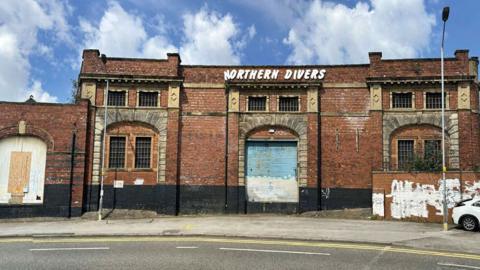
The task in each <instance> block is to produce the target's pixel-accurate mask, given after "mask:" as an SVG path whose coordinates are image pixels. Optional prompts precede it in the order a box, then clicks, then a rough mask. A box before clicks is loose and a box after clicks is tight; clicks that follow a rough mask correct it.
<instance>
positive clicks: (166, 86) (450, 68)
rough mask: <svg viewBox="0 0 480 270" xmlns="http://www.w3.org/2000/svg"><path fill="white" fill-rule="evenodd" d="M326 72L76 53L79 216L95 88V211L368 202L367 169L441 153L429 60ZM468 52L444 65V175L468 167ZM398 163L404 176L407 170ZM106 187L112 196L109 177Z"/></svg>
mask: <svg viewBox="0 0 480 270" xmlns="http://www.w3.org/2000/svg"><path fill="white" fill-rule="evenodd" d="M369 58H370V61H369V63H368V64H361V65H331V66H202V65H182V64H181V60H180V56H179V55H178V54H168V58H167V59H163V60H153V59H128V58H112V57H106V56H104V55H100V53H99V51H98V50H85V51H84V54H83V63H82V69H81V72H80V76H79V80H80V86H81V97H82V98H88V99H90V101H91V104H92V105H93V106H92V110H93V114H94V115H95V117H92V122H91V125H92V130H93V132H92V134H91V138H90V141H89V145H90V149H89V150H88V153H89V155H90V159H91V160H92V161H93V162H92V163H91V164H89V165H88V168H89V170H88V172H87V177H86V181H87V186H88V192H87V193H88V195H87V197H86V210H93V209H96V207H97V205H98V194H99V191H98V189H99V183H100V182H101V168H102V166H103V165H102V159H101V157H102V142H103V137H102V134H103V127H104V121H105V119H104V118H105V117H104V115H105V111H104V109H105V100H104V96H105V92H104V91H106V89H107V81H108V91H109V92H108V95H107V96H108V97H107V99H108V100H107V103H108V105H109V106H108V109H107V110H108V112H107V137H106V142H107V143H106V147H105V149H106V158H105V168H106V173H105V199H104V200H105V207H107V208H112V207H116V208H139V209H153V210H156V211H158V212H160V213H167V214H175V213H192V212H193V213H199V212H227V213H245V212H247V213H251V212H268V211H274V212H303V211H309V210H317V209H338V208H355V207H371V202H372V172H373V171H389V170H394V171H396V170H411V169H412V168H410V167H409V166H410V165H411V164H412V161H413V159H414V158H415V157H417V156H418V157H422V158H425V159H427V158H432V157H433V156H434V155H436V154H438V151H440V150H439V149H441V148H439V147H441V145H440V143H439V142H440V140H441V128H440V127H441V114H440V111H441V93H440V60H439V59H400V60H385V59H382V54H381V53H370V54H369ZM477 66H478V59H477V58H469V56H468V51H466V50H459V51H456V53H455V57H453V58H447V59H446V60H445V74H446V75H445V78H446V119H447V120H446V137H447V154H448V167H449V169H450V170H453V171H459V170H474V169H476V168H478V166H479V165H480V156H479V155H478V151H479V150H480V149H479V147H480V146H479V142H480V138H479V115H478V109H479V98H478V96H479V91H478V80H477V79H478V78H477ZM407 167H409V168H407ZM115 181H116V184H117V186H118V188H114V182H115Z"/></svg>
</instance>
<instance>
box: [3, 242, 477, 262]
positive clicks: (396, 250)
mask: <svg viewBox="0 0 480 270" xmlns="http://www.w3.org/2000/svg"><path fill="white" fill-rule="evenodd" d="M17 242H33V243H94V242H205V243H223V244H255V245H282V246H296V247H318V248H336V249H353V250H371V251H384V252H392V253H405V254H414V255H426V256H438V257H448V258H459V259H469V260H479V261H480V255H475V254H468V253H458V252H445V251H433V250H423V249H414V248H401V247H394V246H384V245H375V244H350V243H334V242H314V241H293V240H292V241H290V240H261V239H259V240H256V239H240V238H215V237H213V238H212V237H188V236H185V237H177V236H167V237H165V236H163V237H162V236H138V237H137V236H98V237H58V238H57V237H54V238H47V237H46V238H3V239H1V238H0V243H17Z"/></svg>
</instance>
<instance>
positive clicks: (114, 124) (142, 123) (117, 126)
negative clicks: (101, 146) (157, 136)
mask: <svg viewBox="0 0 480 270" xmlns="http://www.w3.org/2000/svg"><path fill="white" fill-rule="evenodd" d="M123 125H134V126H141V127H144V128H148V129H151V130H153V131H154V132H155V133H160V131H159V130H158V128H157V127H155V126H153V125H151V124H149V123H145V122H139V121H118V122H114V123H109V124H108V126H107V132H109V131H110V130H112V129H115V128H119V127H121V126H123Z"/></svg>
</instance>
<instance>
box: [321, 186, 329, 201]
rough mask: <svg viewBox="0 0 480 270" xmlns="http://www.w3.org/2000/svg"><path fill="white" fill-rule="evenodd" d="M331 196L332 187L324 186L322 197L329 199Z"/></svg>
mask: <svg viewBox="0 0 480 270" xmlns="http://www.w3.org/2000/svg"><path fill="white" fill-rule="evenodd" d="M329 197H330V188H322V198H324V199H328V198H329Z"/></svg>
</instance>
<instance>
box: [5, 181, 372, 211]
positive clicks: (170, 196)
mask: <svg viewBox="0 0 480 270" xmlns="http://www.w3.org/2000/svg"><path fill="white" fill-rule="evenodd" d="M69 188H70V187H69V185H46V186H45V194H44V195H45V199H44V203H43V204H41V205H0V218H20V217H36V216H50V217H68V216H69V215H71V216H73V217H75V216H80V215H81V214H82V213H83V212H86V211H97V210H98V202H99V194H100V190H99V186H98V185H93V186H88V187H85V193H84V195H85V197H84V198H85V201H84V204H83V209H80V208H72V209H70V208H69V205H70V202H69V200H70V198H69ZM177 194H178V198H177ZM318 195H319V192H318V190H317V189H316V188H300V189H299V197H300V198H299V202H298V203H259V202H248V199H247V195H246V190H245V187H228V188H227V190H226V192H225V187H224V186H191V185H190V186H180V187H179V189H178V190H177V186H175V185H153V186H147V185H141V186H140V185H139V186H130V185H128V186H127V185H125V186H124V187H123V188H113V186H111V185H106V186H105V187H104V201H103V207H104V208H106V209H135V210H151V211H156V212H157V213H159V214H165V215H176V214H206V213H216V214H223V213H225V214H249V213H283V214H294V213H302V212H306V211H318V210H319V209H321V210H334V209H344V208H368V207H371V204H372V191H371V190H370V189H346V188H331V189H322V191H321V200H320V208H319V205H318V203H319V201H318Z"/></svg>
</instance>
